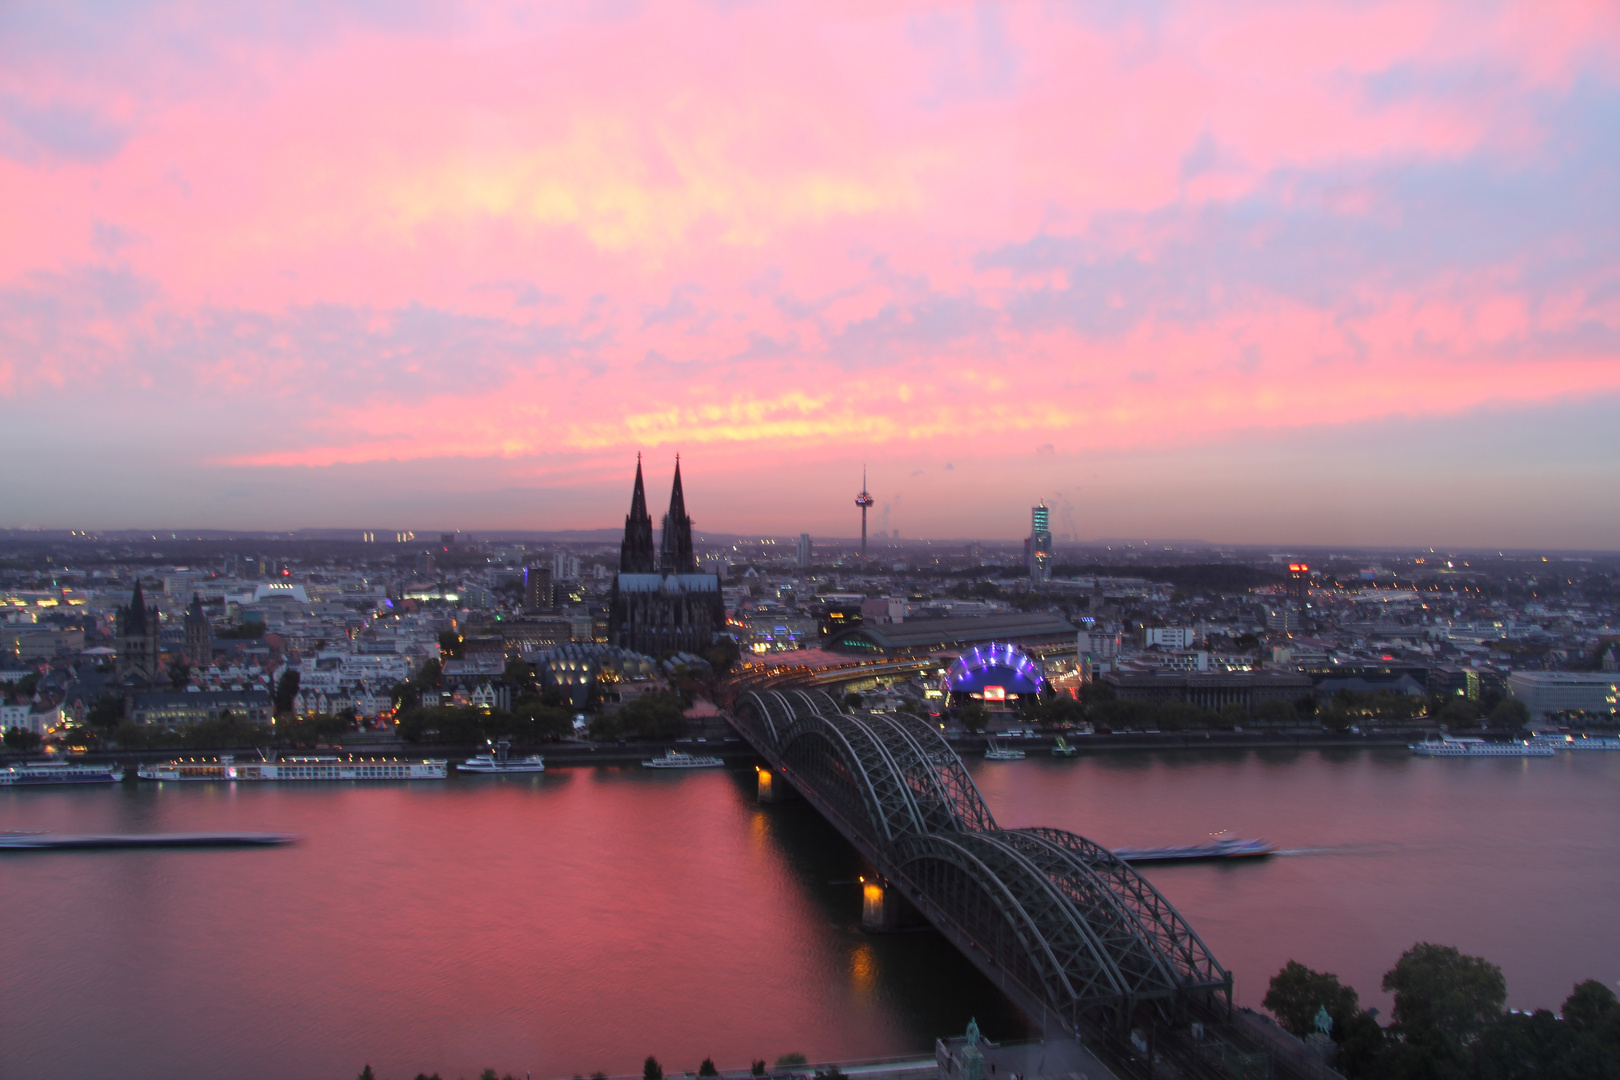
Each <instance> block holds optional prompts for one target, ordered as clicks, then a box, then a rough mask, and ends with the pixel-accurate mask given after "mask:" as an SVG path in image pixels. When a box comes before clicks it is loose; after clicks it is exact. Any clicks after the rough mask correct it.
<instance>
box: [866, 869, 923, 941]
mask: <svg viewBox="0 0 1620 1080" xmlns="http://www.w3.org/2000/svg"><path fill="white" fill-rule="evenodd" d="M927 925H928V922H927V920H925V919H924V918H923V917H922V913H921V912H920V911H918V910H917V909H916V908H915V907H913V906H912V904H911V901H909V900H907V899H906V898H905V897H904V896H901V895H900V890H899V889H897V888H895V887H894V886H893V885H891V884H889V883H888V882H887V881H884V880H883V879H882V878H881V877H878V876H877V875H875V874H869V875H865V876H863V877H862V878H861V929H862V930H865V931H867V932H868V933H874V934H892V933H895V932H897V931H901V930H917V929H921V928H922V927H925V926H927Z"/></svg>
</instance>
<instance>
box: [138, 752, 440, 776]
mask: <svg viewBox="0 0 1620 1080" xmlns="http://www.w3.org/2000/svg"><path fill="white" fill-rule="evenodd" d="M448 772H449V762H448V761H446V760H445V759H444V758H424V759H422V760H420V761H404V760H401V759H399V758H356V757H341V758H340V757H332V756H321V757H284V758H277V759H273V760H272V759H265V760H261V761H237V760H236V759H235V758H234V757H232V756H231V755H230V754H221V755H220V756H219V757H218V758H213V759H209V758H176V759H175V760H173V761H166V762H164V763H163V764H161V765H142V766H141V767H140V769H139V771H138V775H139V776H140V778H141V779H142V780H224V781H237V780H242V781H249V782H270V783H274V782H277V781H289V780H443V779H444V778H445V776H446V774H447V773H448Z"/></svg>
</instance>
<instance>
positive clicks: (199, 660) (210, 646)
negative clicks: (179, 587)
mask: <svg viewBox="0 0 1620 1080" xmlns="http://www.w3.org/2000/svg"><path fill="white" fill-rule="evenodd" d="M180 655H181V657H182V658H183V659H184V660H185V662H186V663H188V664H191V665H193V666H194V667H207V666H208V665H209V664H212V663H213V662H214V631H213V627H212V626H211V625H209V622H208V613H207V612H206V611H204V610H203V604H202V597H201V596H199V595H197V594H196V593H192V594H191V606H190V607H188V608H186V628H185V637H184V639H183V642H182V644H181V646H180Z"/></svg>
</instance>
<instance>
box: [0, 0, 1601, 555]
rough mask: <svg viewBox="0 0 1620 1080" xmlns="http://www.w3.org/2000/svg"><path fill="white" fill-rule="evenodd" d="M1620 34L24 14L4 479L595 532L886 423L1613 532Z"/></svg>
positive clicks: (984, 514) (1495, 20) (836, 460)
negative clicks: (683, 472) (639, 490)
mask: <svg viewBox="0 0 1620 1080" xmlns="http://www.w3.org/2000/svg"><path fill="white" fill-rule="evenodd" d="M1616 72H1620V6H1616V5H1615V4H1613V3H1609V2H1591V3H1582V2H1567V3H1557V2H1541V3H1536V4H1513V3H1493V4H1485V5H1481V4H1464V3H1442V2H1431V0H1401V2H1390V3H1362V2H1350V0H1344V2H1338V3H1314V4H1299V3H1281V2H1278V3H1258V2H1256V3H1240V4H1222V5H1213V4H1188V3H1176V2H1168V3H1163V4H1140V5H1135V4H1115V3H1097V4H1078V5H1072V6H1070V5H1059V4H1050V3H1029V4H981V5H977V6H968V5H933V4H920V3H919V4H893V5H874V4H869V3H867V4H845V5H838V4H830V3H818V4H795V3H777V2H768V0H764V2H759V3H718V2H716V3H689V4H683V3H668V4H635V3H610V2H601V3H581V4H575V5H567V4H550V5H543V6H537V7H533V8H526V7H513V8H506V7H502V6H499V5H473V4H464V5H455V6H450V5H424V6H421V7H416V6H413V5H405V4H400V5H393V4H377V5H369V4H352V5H347V6H341V5H327V4H308V5H303V4H286V5H280V6H266V5H247V4H240V5H239V4H209V5H202V6H197V5H186V4H164V3H150V4H141V3H135V4H128V5H122V6H119V7H117V8H115V9H112V10H110V11H104V10H102V9H100V8H97V7H91V6H84V7H79V6H76V5H56V4H48V5H47V4H39V5H13V6H9V7H8V8H7V10H6V11H5V12H4V13H0V200H3V206H4V210H3V211H0V403H3V406H4V412H5V415H6V417H7V422H6V424H5V431H4V435H3V436H0V440H3V441H0V446H4V447H5V449H6V451H7V456H8V458H9V459H10V460H11V461H12V462H13V463H14V464H15V463H18V462H25V463H27V466H28V467H27V468H26V469H25V470H24V471H27V472H29V473H30V474H31V478H30V479H26V480H20V481H17V485H18V486H17V489H16V490H15V491H14V492H13V493H12V496H11V497H8V498H6V499H5V500H3V502H4V511H3V513H0V526H8V527H16V526H25V525H40V526H49V527H61V528H69V527H85V526H92V527H119V526H123V525H140V526H144V525H149V524H151V525H156V524H163V523H167V524H178V525H192V526H199V527H202V526H207V527H233V526H241V527H297V526H322V525H342V526H355V527H373V526H375V527H379V528H381V527H390V528H391V527H395V526H396V525H397V526H399V527H404V526H411V527H417V526H427V525H432V526H438V525H440V524H441V523H442V524H443V525H444V526H445V527H454V526H460V527H464V528H493V527H509V528H529V529H562V528H593V527H601V526H608V525H611V524H613V522H614V519H615V515H618V516H622V514H623V513H624V509H623V505H624V504H625V503H626V501H627V499H628V492H629V474H630V471H631V470H632V469H633V467H634V458H635V454H636V453H637V452H638V451H641V452H644V453H647V454H648V455H649V457H650V458H651V459H657V460H663V459H666V458H668V459H672V458H673V456H674V454H675V453H676V452H680V453H682V455H683V461H685V462H687V463H688V468H689V472H688V474H687V485H688V489H687V490H688V492H689V495H688V498H689V500H690V502H691V505H692V509H693V514H694V516H695V517H696V518H697V519H698V520H699V524H700V526H702V527H705V528H709V529H718V530H732V531H744V530H749V531H753V530H764V531H778V532H790V533H797V532H799V531H800V530H810V531H813V532H819V533H833V534H837V535H852V534H853V532H854V530H855V528H856V521H855V516H854V513H853V508H852V504H851V502H850V499H851V497H852V496H853V494H854V492H855V491H856V490H857V489H858V480H859V469H860V467H861V463H862V462H866V463H868V464H869V465H870V467H871V469H872V481H871V482H872V488H873V493H874V495H876V496H877V497H878V499H879V501H880V503H882V504H884V508H883V511H882V512H883V513H884V514H886V515H888V519H889V520H890V521H891V522H892V527H893V528H896V529H901V530H903V535H907V536H914V537H916V536H938V537H962V536H983V537H986V538H990V537H995V536H1009V537H1010V536H1015V535H1019V530H1020V528H1021V527H1027V524H1028V521H1027V513H1028V510H1027V508H1028V506H1029V505H1030V504H1032V503H1033V502H1034V501H1035V500H1036V499H1037V498H1040V497H1045V498H1047V499H1048V500H1049V501H1052V503H1053V505H1054V507H1056V508H1057V514H1056V522H1057V523H1058V524H1060V525H1061V527H1062V528H1061V534H1060V539H1070V538H1081V539H1090V538H1095V537H1099V536H1107V535H1134V536H1183V537H1185V536H1206V537H1208V538H1210V539H1218V540H1234V541H1266V540H1272V539H1275V540H1279V541H1281V540H1296V541H1309V540H1323V541H1326V540H1328V539H1332V538H1343V539H1344V540H1346V541H1359V542H1368V543H1376V542H1385V541H1390V542H1394V541H1402V542H1405V541H1417V540H1423V539H1427V540H1430V541H1442V542H1482V543H1504V544H1512V543H1522V544H1532V543H1553V544H1564V545H1568V546H1615V545H1616V544H1620V510H1616V509H1615V508H1614V507H1613V506H1612V505H1607V504H1612V503H1613V499H1612V492H1613V491H1614V490H1616V487H1615V485H1616V484H1620V450H1617V445H1620V441H1617V440H1616V439H1614V438H1613V428H1612V425H1610V424H1609V423H1608V422H1607V421H1606V419H1605V418H1606V417H1612V416H1613V415H1614V412H1613V410H1614V408H1615V406H1616V404H1620V288H1617V286H1620V271H1617V267H1620V262H1617V256H1620V199H1617V197H1616V192H1617V191H1620V169H1617V164H1620V85H1617V78H1616ZM1605 428H1607V429H1608V431H1609V437H1608V438H1606V439H1601V438H1596V437H1592V438H1589V435H1591V434H1593V433H1597V432H1601V431H1602V430H1604V429H1605ZM1504 440H1505V441H1507V442H1509V443H1511V444H1512V446H1513V447H1514V449H1515V450H1516V451H1517V452H1518V456H1516V457H1515V458H1514V459H1513V461H1512V462H1511V463H1507V464H1504V463H1503V462H1500V461H1498V460H1496V457H1495V455H1496V454H1497V453H1498V452H1499V451H1500V448H1501V445H1502V443H1503V442H1504ZM1572 462H1573V463H1574V465H1573V466H1572V464H1571V463H1572ZM1383 470H1388V472H1382V471H1383ZM1375 474H1381V476H1382V479H1381V481H1379V483H1382V487H1381V488H1380V487H1379V483H1375V481H1374V476H1375ZM663 482H664V481H663V480H662V479H661V480H660V481H659V483H663ZM1271 484H1275V485H1292V487H1276V486H1273V487H1271V488H1270V489H1269V490H1267V489H1266V486H1265V485H1271ZM1318 485H1325V487H1326V488H1332V489H1334V491H1336V492H1337V493H1338V494H1337V495H1332V494H1330V493H1329V492H1327V491H1326V490H1325V489H1322V488H1318ZM1465 489H1466V491H1467V492H1468V493H1470V494H1471V496H1472V498H1473V499H1475V500H1487V499H1489V500H1495V511H1496V516H1495V517H1494V518H1493V517H1490V516H1481V515H1480V514H1479V513H1477V511H1476V510H1475V509H1473V508H1471V506H1470V504H1469V503H1468V501H1467V499H1465V498H1464V494H1465ZM1583 490H1589V491H1591V492H1592V494H1591V495H1590V496H1587V495H1583V494H1582V491H1583ZM1285 491H1287V492H1289V493H1288V494H1287V495H1286V497H1285V496H1284V494H1283V492H1285ZM1598 491H1606V492H1607V494H1605V495H1602V496H1601V497H1599V496H1598V495H1597V494H1596V493H1597V492H1598ZM1343 499H1349V500H1351V501H1352V502H1356V503H1358V504H1359V506H1360V511H1359V512H1357V511H1355V510H1354V509H1353V508H1349V507H1346V506H1345V505H1343V503H1342V500H1343ZM1279 501H1281V502H1285V503H1287V504H1288V505H1286V506H1279V505H1278V503H1279ZM1594 502H1600V503H1604V504H1605V505H1602V506H1596V507H1594V506H1593V505H1592V503H1594ZM1003 519H1005V520H1003ZM1055 527H1057V525H1055ZM1346 530H1348V533H1349V534H1348V535H1347V533H1346Z"/></svg>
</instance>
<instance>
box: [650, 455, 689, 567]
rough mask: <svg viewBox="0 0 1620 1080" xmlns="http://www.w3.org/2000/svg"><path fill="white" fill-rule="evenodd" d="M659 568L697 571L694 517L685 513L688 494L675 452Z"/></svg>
mask: <svg viewBox="0 0 1620 1080" xmlns="http://www.w3.org/2000/svg"><path fill="white" fill-rule="evenodd" d="M658 570H659V572H660V573H663V574H695V573H697V556H696V555H694V554H693V553H692V519H691V518H689V517H687V516H686V494H685V492H683V491H682V490H681V456H680V455H679V454H676V455H675V486H674V487H673V488H671V489H670V492H669V513H667V514H665V515H664V531H663V536H662V545H661V548H660V550H659V552H658Z"/></svg>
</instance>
